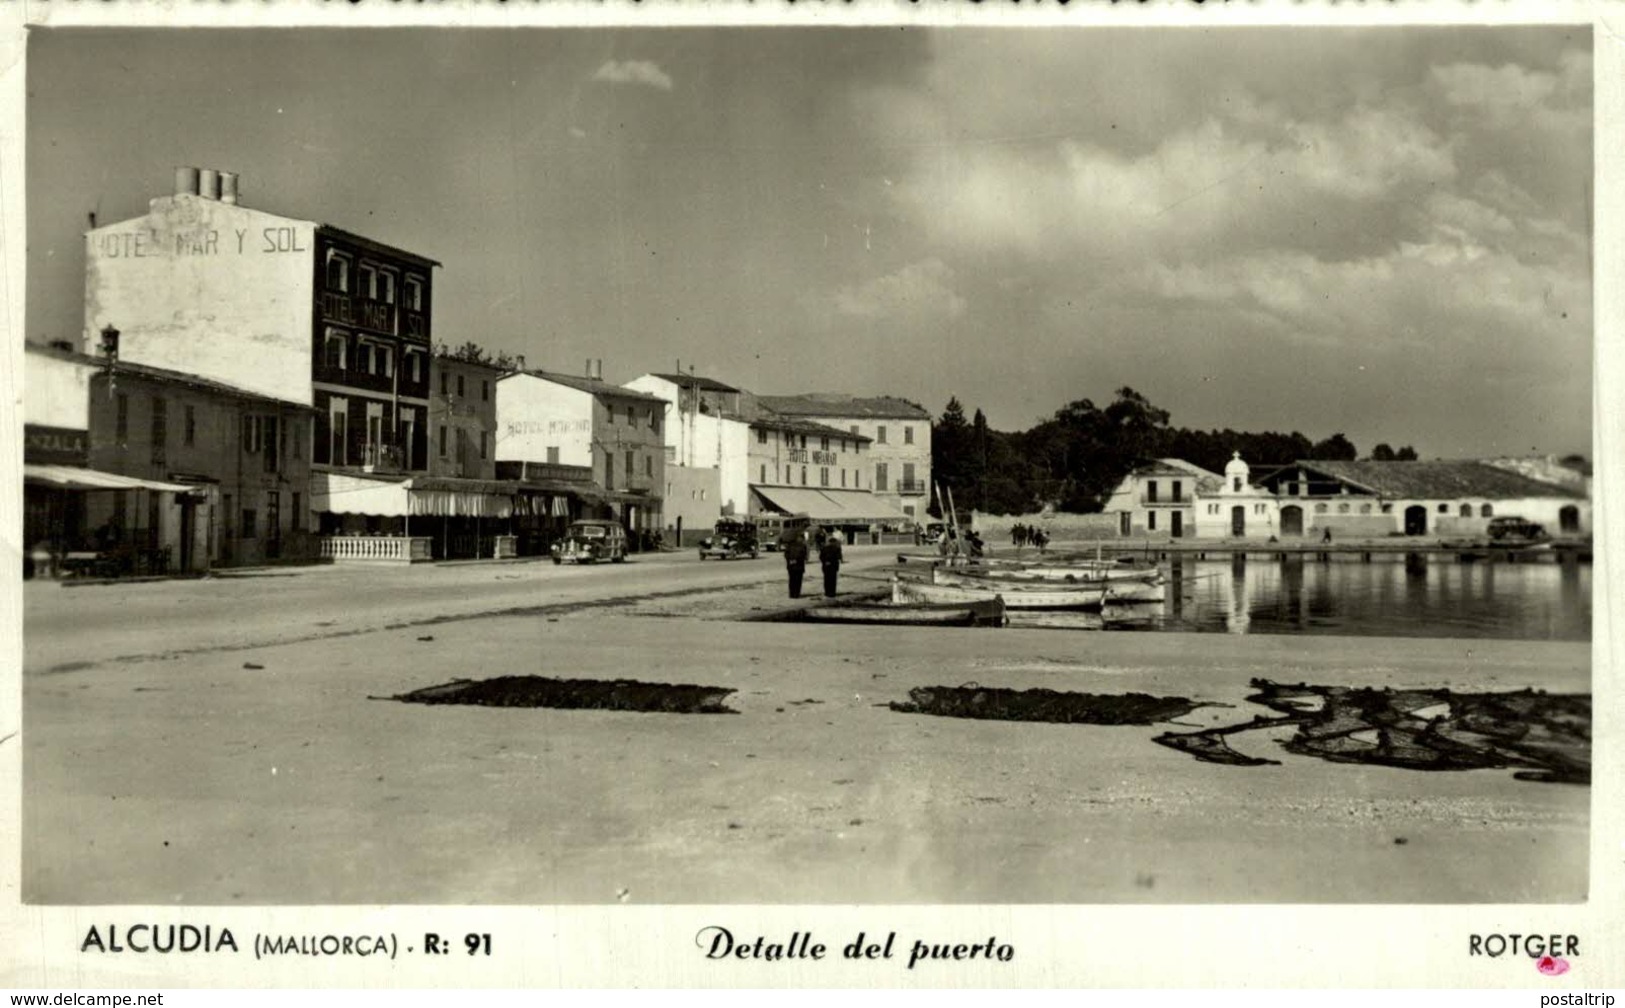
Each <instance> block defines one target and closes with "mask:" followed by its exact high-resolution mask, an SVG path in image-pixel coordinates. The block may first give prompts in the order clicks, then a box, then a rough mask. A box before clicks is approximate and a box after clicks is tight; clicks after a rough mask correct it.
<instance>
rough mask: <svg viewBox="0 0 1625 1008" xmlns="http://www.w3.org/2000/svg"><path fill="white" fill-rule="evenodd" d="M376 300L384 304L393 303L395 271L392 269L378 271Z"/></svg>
mask: <svg viewBox="0 0 1625 1008" xmlns="http://www.w3.org/2000/svg"><path fill="white" fill-rule="evenodd" d="M378 300H380V301H382V302H383V303H384V304H394V303H395V273H394V271H392V270H387V269H383V270H379V271H378Z"/></svg>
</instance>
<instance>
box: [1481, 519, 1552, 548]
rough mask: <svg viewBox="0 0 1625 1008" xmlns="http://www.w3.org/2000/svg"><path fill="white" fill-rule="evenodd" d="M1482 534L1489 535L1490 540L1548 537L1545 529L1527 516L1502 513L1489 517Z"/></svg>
mask: <svg viewBox="0 0 1625 1008" xmlns="http://www.w3.org/2000/svg"><path fill="white" fill-rule="evenodd" d="M1484 534H1485V535H1487V536H1489V539H1490V541H1491V542H1499V543H1505V542H1544V541H1545V540H1546V539H1548V538H1550V537H1549V536H1547V534H1546V529H1545V528H1544V527H1543V526H1541V525H1539V524H1538V523H1536V522H1532V521H1530V520H1528V519H1527V518H1518V517H1515V516H1513V515H1503V516H1501V517H1499V518H1491V519H1490V523H1489V524H1488V525H1486V526H1485V527H1484Z"/></svg>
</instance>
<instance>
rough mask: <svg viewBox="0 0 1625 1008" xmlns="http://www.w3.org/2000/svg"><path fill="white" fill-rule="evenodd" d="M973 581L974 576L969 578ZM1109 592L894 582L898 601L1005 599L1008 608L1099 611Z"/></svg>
mask: <svg viewBox="0 0 1625 1008" xmlns="http://www.w3.org/2000/svg"><path fill="white" fill-rule="evenodd" d="M966 580H971V579H966ZM1105 596H1106V593H1105V591H1104V590H1103V589H1101V588H1099V587H1093V588H1076V587H1073V586H1070V585H1068V586H1065V587H1062V586H1059V585H1057V586H1054V587H1046V586H1040V585H1033V586H1030V587H1029V586H1027V585H1008V586H1006V585H995V584H988V583H985V582H984V583H980V584H977V583H973V584H926V583H925V582H923V581H904V580H902V579H900V578H899V579H897V580H894V581H892V601H893V602H894V603H898V604H903V603H907V604H917V603H921V602H924V603H932V604H937V605H941V604H944V603H950V602H952V603H957V604H964V603H967V602H975V601H978V600H982V601H986V600H989V599H995V598H1002V599H1003V600H1004V607H1005V608H1006V609H1084V610H1098V609H1100V607H1101V606H1102V605H1104V604H1105Z"/></svg>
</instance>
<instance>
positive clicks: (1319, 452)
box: [1311, 434, 1360, 462]
mask: <svg viewBox="0 0 1625 1008" xmlns="http://www.w3.org/2000/svg"><path fill="white" fill-rule="evenodd" d="M1311 451H1312V452H1313V455H1312V457H1313V458H1317V459H1326V460H1327V461H1334V460H1335V461H1346V462H1352V461H1354V460H1355V459H1357V458H1359V457H1360V452H1359V449H1357V448H1355V447H1354V443H1353V442H1351V441H1350V440H1349V439H1348V438H1346V437H1344V436H1343V435H1342V434H1333V435H1332V436H1331V437H1329V438H1327V439H1326V440H1324V441H1317V442H1315V446H1314V448H1313V449H1311Z"/></svg>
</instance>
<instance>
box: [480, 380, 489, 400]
mask: <svg viewBox="0 0 1625 1008" xmlns="http://www.w3.org/2000/svg"><path fill="white" fill-rule="evenodd" d="M490 401H491V383H490V382H489V381H487V380H485V379H484V378H481V379H480V402H490Z"/></svg>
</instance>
